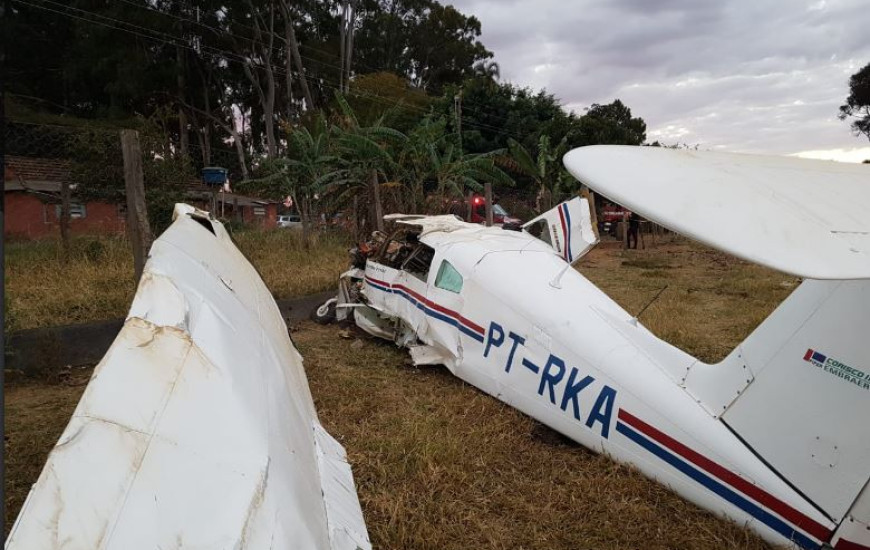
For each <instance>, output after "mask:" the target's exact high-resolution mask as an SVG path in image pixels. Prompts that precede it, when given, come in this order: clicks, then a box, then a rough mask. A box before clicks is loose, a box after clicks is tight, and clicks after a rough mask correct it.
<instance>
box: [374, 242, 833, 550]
mask: <svg viewBox="0 0 870 550" xmlns="http://www.w3.org/2000/svg"><path fill="white" fill-rule="evenodd" d="M472 233H473V234H472ZM421 240H422V241H423V242H424V243H426V244H428V245H429V246H432V248H433V249H434V250H435V256H434V259H433V261H432V264H431V267H430V270H429V273H428V276H427V280H425V281H424V280H421V279H419V278H417V277H415V276H414V275H411V274H409V273H406V272H403V271H400V270H396V269H392V268H390V267H387V266H384V265H382V264H378V263H376V262H373V261H369V263H368V265H367V268H366V286H365V294H366V296H367V298H368V299H369V302H370V305H371V306H372V307H373V308H375V309H377V310H380V311H381V312H382V313H383V314H385V315H389V316H394V317H399V318H401V319H402V320H403V322H404V323H405V324H406V325H408V326H409V327H411V328H412V329H413V330H414V331H415V333H416V334H417V336H418V338H419V339H420V340H421V341H422V342H424V343H425V344H427V345H429V346H433V347H435V348H438V349H439V350H440V351H442V352H443V355H444V357H447V359H446V360H445V361H444V362H445V364H446V366H447V367H448V368H449V369H450V370H451V371H452V372H453V373H454V374H455V375H457V376H458V377H460V378H462V379H463V380H465V381H467V382H469V383H470V384H473V385H474V386H476V387H478V388H480V389H481V390H483V391H485V392H487V393H489V394H490V395H492V396H494V397H496V398H498V399H500V400H502V401H504V402H505V403H508V404H510V405H512V406H514V407H516V408H517V409H519V410H521V411H522V412H524V413H526V414H528V415H529V416H531V417H533V418H535V419H537V420H539V421H540V422H542V423H544V424H546V425H547V426H549V427H551V428H553V429H555V430H557V431H559V432H561V433H562V434H564V435H566V436H567V437H570V438H571V439H573V440H575V441H577V442H579V443H581V444H582V445H583V446H585V447H587V448H589V449H592V450H595V451H597V452H605V453H607V454H608V455H610V456H612V457H613V458H614V459H616V460H618V461H620V462H624V463H629V464H632V465H634V466H635V467H637V468H639V469H640V470H641V471H643V472H644V473H645V474H646V475H647V476H649V477H651V478H654V479H656V480H658V481H659V482H661V483H663V484H665V485H666V486H668V487H670V488H672V489H673V490H674V491H676V492H678V493H679V494H681V495H682V496H684V497H685V498H687V499H689V500H691V501H693V502H695V503H697V504H698V505H700V506H702V507H704V508H706V509H709V510H711V511H713V512H715V513H717V514H719V515H722V516H725V517H728V518H731V519H733V520H735V521H737V522H739V523H741V524H746V525H749V526H750V527H751V528H753V529H754V530H755V531H757V532H758V533H759V534H761V535H762V536H763V537H764V538H765V539H767V540H769V541H771V542H774V543H779V544H782V543H786V542H792V543H794V544H797V545H798V546H801V547H808V548H815V547H819V546H820V544H821V542H824V541H826V540H828V538H829V537H830V534H831V532H832V531H833V529H834V528H835V527H836V526H835V525H834V523H833V522H832V521H831V520H829V519H828V518H826V517H825V516H824V515H823V514H822V513H820V512H819V511H818V510H817V509H816V508H814V507H813V506H812V505H811V504H810V503H808V502H807V501H806V500H805V499H804V498H803V497H802V496H801V495H800V494H798V493H797V492H796V491H795V490H793V489H792V488H791V487H790V486H789V485H788V484H787V483H785V482H784V481H783V480H782V479H781V478H780V477H778V476H777V475H776V473H775V472H773V471H772V470H771V469H770V468H768V467H767V466H766V465H765V464H764V463H763V462H762V461H761V460H759V459H758V458H757V457H756V456H755V455H754V454H753V453H752V452H751V451H750V450H749V449H748V448H747V447H746V445H744V444H743V443H742V442H741V441H740V440H739V438H738V437H736V436H735V435H734V434H733V433H732V432H731V431H730V430H729V428H728V426H726V425H725V424H724V423H723V422H722V421H721V420H720V419H719V418H717V417H716V416H714V415H713V414H711V413H710V412H708V411H707V410H705V408H704V407H702V406H701V405H699V403H698V402H697V401H696V399H695V398H693V397H692V396H691V395H690V394H689V393H688V392H687V391H686V389H685V388H684V387H683V386H682V385H681V380H680V377H679V375H678V374H677V373H679V372H681V371H683V372H684V371H685V370H686V369H687V368H688V366H689V365H692V364H694V363H696V362H697V360H696V359H695V358H693V357H691V356H689V355H688V354H686V353H684V352H682V351H680V350H678V349H676V348H674V347H673V346H670V345H669V344H667V343H665V342H663V341H661V340H659V339H658V338H656V337H655V336H654V335H653V334H652V333H650V332H649V331H648V330H647V329H646V328H644V327H643V326H642V325H640V324H638V323H637V322H636V320H634V319H633V318H632V317H631V315H629V314H628V313H627V312H626V311H624V310H623V309H622V308H621V307H619V306H618V305H617V304H616V303H615V302H614V301H613V300H611V299H610V298H609V297H607V296H606V295H605V294H604V293H603V292H601V291H600V290H599V289H598V288H596V287H595V286H594V285H593V284H592V283H590V282H589V281H588V280H587V279H586V278H585V277H583V276H582V275H581V274H579V273H578V272H576V271H575V270H573V269H568V270H567V271H564V270H565V267H566V265H567V264H566V263H565V262H564V260H563V259H561V258H559V257H558V256H557V255H556V254H554V253H553V251H552V250H551V249H550V248H549V247H547V246H546V245H544V244H543V243H540V242H539V241H537V240H536V239H534V238H533V237H531V236H529V235H527V234H524V233H513V232H507V231H502V230H498V229H494V228H493V229H484V228H480V229H478V230H474V231H471V230H469V233H468V234H463V232H461V231H460V232H453V233H450V232H437V231H436V232H431V233H428V234H424V235H423V236H422V238H421ZM445 260H446V261H448V262H449V263H450V264H451V265H452V266H453V267H454V268H455V269H456V270H457V271H458V272H459V273H460V274H461V276H462V286H461V290H460V291H459V292H451V291H448V290H444V289H443V288H438V287H436V285H435V280H436V274H437V273H438V271H439V267H440V265H441V263H442V261H445ZM563 271H564V273H563Z"/></svg>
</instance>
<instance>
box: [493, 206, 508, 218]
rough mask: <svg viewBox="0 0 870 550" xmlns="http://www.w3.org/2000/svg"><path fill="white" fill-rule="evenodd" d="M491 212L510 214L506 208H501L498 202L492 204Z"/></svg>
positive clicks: (499, 214) (500, 214)
mask: <svg viewBox="0 0 870 550" xmlns="http://www.w3.org/2000/svg"><path fill="white" fill-rule="evenodd" d="M492 213H493V214H494V215H496V216H510V214H508V213H507V210H505V209H504V208H502V207H501V205H500V204H493V205H492Z"/></svg>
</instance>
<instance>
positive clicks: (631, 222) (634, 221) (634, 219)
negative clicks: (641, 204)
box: [628, 212, 640, 249]
mask: <svg viewBox="0 0 870 550" xmlns="http://www.w3.org/2000/svg"><path fill="white" fill-rule="evenodd" d="M639 229H640V216H638V215H637V214H636V213H635V212H632V213H631V215H629V216H628V247H629V248H634V249H637V232H638V230H639ZM632 238H634V246H632V245H631V239H632Z"/></svg>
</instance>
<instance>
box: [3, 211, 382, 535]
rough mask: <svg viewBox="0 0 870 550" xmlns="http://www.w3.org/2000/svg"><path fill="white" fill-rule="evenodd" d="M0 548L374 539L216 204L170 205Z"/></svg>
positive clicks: (339, 454) (297, 366) (267, 299)
mask: <svg viewBox="0 0 870 550" xmlns="http://www.w3.org/2000/svg"><path fill="white" fill-rule="evenodd" d="M6 548H7V549H9V550H18V549H21V550H24V549H27V550H32V549H36V548H39V549H43V548H45V549H49V548H51V549H60V548H64V549H70V550H76V549H81V550H85V549H88V550H90V549H97V548H99V549H105V550H108V549H117V550H128V549H136V548H142V549H146V548H147V549H149V550H150V549H154V548H228V549H229V548H263V549H265V548H270V549H271V548H275V549H277V548H285V549H300V548H305V549H309V548H311V549H314V548H317V549H323V550H327V549H329V550H338V549H341V550H356V549H370V548H371V544H370V543H369V540H368V534H367V532H366V527H365V524H364V522H363V518H362V511H361V510H360V505H359V501H358V499H357V495H356V490H355V488H354V483H353V476H352V474H351V470H350V466H349V465H348V464H347V460H346V457H345V452H344V448H343V447H342V446H341V445H340V444H339V443H338V442H337V441H336V440H335V439H333V438H332V437H331V436H330V435H329V434H328V433H327V432H326V430H324V429H323V427H322V426H321V425H320V423H319V421H318V420H317V414H316V412H315V410H314V403H313V401H312V399H311V393H310V391H309V388H308V382H307V380H306V377H305V372H304V370H303V369H302V358H301V357H300V355H299V353H298V352H297V351H296V349H295V348H294V346H293V343H292V342H291V341H290V338H289V336H288V334H287V327H286V326H285V324H284V321H283V319H282V318H281V314H280V312H279V311H278V307H277V305H276V304H275V301H274V300H273V299H272V296H271V294H270V293H269V290H268V289H267V288H266V285H265V284H264V283H263V281H262V280H261V279H260V277H259V275H258V274H257V272H256V270H254V268H253V267H252V266H251V264H249V263H248V262H247V260H245V258H244V256H242V254H241V253H240V252H239V251H238V249H236V247H235V245H234V244H233V242H232V239H231V238H230V236H229V235H228V234H227V232H226V230H225V229H224V227H223V225H221V224H220V223H218V222H216V221H214V220H212V219H210V218H209V216H208V213H206V212H202V211H199V210H195V209H194V208H192V207H190V206H187V205H181V204H179V205H176V207H175V213H174V222H173V224H172V225H171V226H170V227H169V229H167V230H166V232H165V233H163V235H162V236H161V237H160V238H159V239H157V240H156V241H155V242H154V245H153V246H152V248H151V252H150V255H149V259H148V262H147V264H146V266H145V270H144V273H143V275H142V279H141V280H140V283H139V288H138V290H137V292H136V296H135V298H134V300H133V305H132V307H131V308H130V313H129V315H128V317H127V320H126V322H125V323H124V327H123V329H122V330H121V332H120V333H119V334H118V337H117V338H116V339H115V341H114V343H113V344H112V346H111V348H110V349H109V351H108V353H107V354H106V356H105V357H104V358H103V360H102V361H101V362H100V364H99V365H97V367H96V369H95V370H94V373H93V376H92V378H91V380H90V383H89V384H88V386H87V388H86V389H85V391H84V394H83V396H82V398H81V401H80V402H79V404H78V406H77V407H76V410H75V412H74V413H73V416H72V419H71V420H70V423H69V425H68V426H67V427H66V429H65V430H64V432H63V434H62V435H61V437H60V440H59V441H58V443H57V445H56V446H55V447H54V449H53V450H52V451H51V454H49V457H48V461H47V463H46V465H45V468H44V469H43V471H42V473H41V474H40V476H39V479H38V480H37V482H36V484H35V485H34V486H33V488H32V489H31V491H30V494H29V495H28V497H27V500H26V501H25V503H24V506H23V507H22V509H21V513H20V514H19V516H18V519H17V520H16V522H15V524H14V526H13V528H12V531H11V533H10V534H9V537H8V538H7V539H6Z"/></svg>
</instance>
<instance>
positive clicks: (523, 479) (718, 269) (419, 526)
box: [6, 242, 796, 549]
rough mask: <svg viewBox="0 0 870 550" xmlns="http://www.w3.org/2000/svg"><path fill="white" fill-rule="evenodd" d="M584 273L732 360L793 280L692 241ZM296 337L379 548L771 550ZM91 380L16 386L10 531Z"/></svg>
mask: <svg viewBox="0 0 870 550" xmlns="http://www.w3.org/2000/svg"><path fill="white" fill-rule="evenodd" d="M255 263H256V260H255ZM583 264H584V265H583V267H582V268H581V271H582V272H583V273H584V274H585V275H586V276H588V277H589V278H590V279H591V280H593V281H594V282H596V283H597V284H599V285H600V286H602V287H603V288H604V289H605V290H606V291H607V292H608V293H609V294H611V296H613V297H614V298H615V299H617V301H619V302H620V303H621V304H622V305H623V306H624V307H626V308H627V309H628V310H629V311H632V312H636V311H638V310H639V309H640V308H641V307H643V305H644V304H646V303H647V302H648V301H649V300H650V299H651V298H652V297H653V296H654V295H655V294H656V293H657V292H658V291H659V290H660V289H661V288H662V287H664V286H665V285H668V288H667V290H665V291H664V292H663V293H662V294H661V296H660V298H659V299H658V300H657V301H656V302H655V303H653V304H652V305H651V306H650V307H649V308H648V309H647V310H646V312H645V313H644V314H643V316H642V317H641V320H642V321H643V322H644V323H645V324H647V326H649V327H650V328H651V329H652V330H653V331H655V332H657V333H658V334H659V335H661V336H664V337H666V338H668V339H671V340H672V341H674V343H676V344H677V345H679V346H680V347H682V348H684V349H686V350H687V351H689V352H691V353H693V354H697V355H700V356H701V357H702V358H704V359H707V360H715V359H717V358H720V357H722V356H723V355H724V354H725V352H727V351H728V350H730V349H731V348H733V347H734V345H736V344H737V343H738V342H739V341H740V340H741V339H742V338H743V337H745V336H746V334H748V332H749V331H750V330H751V328H752V327H753V326H754V324H757V322H758V321H760V320H761V319H762V318H764V317H765V316H766V315H767V314H768V313H769V311H770V310H771V309H772V308H773V307H774V306H775V305H776V304H777V303H778V302H779V301H781V300H782V299H783V298H784V297H785V296H786V295H787V294H788V293H789V292H790V291H791V290H792V289H793V288H794V286H795V283H796V281H795V280H794V279H793V278H790V277H787V276H784V275H782V274H779V273H775V272H772V271H769V270H765V269H762V268H758V267H755V266H752V265H748V264H746V263H744V262H741V261H738V260H735V259H732V258H728V257H725V256H724V255H721V254H718V253H715V252H712V251H709V250H707V249H705V248H702V247H699V246H695V245H688V244H686V243H684V242H676V243H671V244H668V245H665V246H660V247H659V248H657V249H655V250H648V251H621V250H604V249H598V250H595V251H593V252H592V253H591V254H590V255H589V257H588V258H587V259H585V260H584V262H583ZM336 266H340V267H337V269H340V268H341V267H343V264H341V262H338V261H337V262H336ZM337 269H336V272H335V273H333V276H334V275H335V274H336V273H337ZM261 270H262V268H261ZM264 275H265V276H266V277H267V280H268V277H269V275H268V273H267V272H264ZM293 338H294V341H295V342H296V343H297V345H298V347H299V349H300V351H301V352H302V353H303V355H304V357H305V366H306V371H307V373H308V377H309V381H310V384H311V389H312V393H313V395H314V397H315V402H316V405H317V409H318V411H319V415H320V417H321V420H322V422H323V424H324V425H325V427H326V428H327V429H328V430H329V432H330V433H331V434H332V435H333V436H335V437H336V438H337V439H338V440H339V441H340V442H341V443H342V444H343V445H344V446H345V447H346V449H347V452H348V455H349V459H350V461H351V464H352V466H353V470H354V476H355V479H356V483H357V488H358V491H359V496H360V500H361V502H362V505H363V512H364V514H365V517H366V523H367V525H368V529H369V534H370V536H371V538H372V541H373V543H374V545H375V547H377V548H391V549H392V548H397V549H398V548H421V549H430V548H431V549H467V548H529V549H530V548H625V549H630V548H654V549H659V548H660V549H665V548H668V549H670V548H681V549H682V548H696V549H702V548H703V549H706V548H733V549H737V548H749V549H761V548H767V546H766V545H765V544H764V543H763V542H762V541H761V540H760V539H758V538H757V537H755V536H754V535H752V534H751V533H749V532H748V531H746V530H745V529H743V528H741V527H740V526H738V525H734V524H732V523H729V522H726V521H722V520H719V519H717V518H715V517H714V516H712V515H710V514H708V513H707V512H705V511H703V510H701V509H699V508H697V507H696V506H694V505H691V504H689V503H687V502H686V501H684V500H683V499H681V498H680V497H678V496H676V495H675V494H673V493H671V492H670V491H668V490H667V489H665V488H663V487H661V486H660V485H658V484H656V483H653V482H651V481H649V480H647V479H645V478H644V477H642V476H641V475H640V474H639V473H637V472H635V471H634V470H632V469H631V468H628V467H624V466H619V465H616V464H614V463H613V462H611V461H610V460H608V459H606V458H603V457H600V456H597V455H594V454H592V453H590V452H587V451H585V450H584V449H582V448H580V447H578V446H576V445H574V444H572V443H570V442H569V441H567V440H565V439H564V438H562V437H560V436H558V435H556V434H555V433H554V432H552V431H550V430H549V429H547V428H545V427H543V426H542V425H540V424H539V423H537V422H535V421H533V420H531V419H529V418H528V417H525V416H524V415H522V414H520V413H518V412H517V411H515V410H513V409H511V408H510V407H508V406H506V405H503V404H501V403H500V402H498V401H496V400H495V399H493V398H491V397H489V396H487V395H485V394H483V393H481V392H479V391H477V390H475V389H474V388H473V387H471V386H468V385H466V384H464V383H463V382H461V381H460V380H458V379H457V378H454V377H453V376H451V375H450V374H449V372H447V371H446V369H443V368H420V369H418V368H413V367H410V366H408V363H407V359H406V353H405V352H404V351H402V350H399V349H396V348H395V347H394V346H392V345H390V344H387V343H383V342H380V341H374V340H370V339H366V338H360V343H359V344H353V342H354V341H355V340H354V339H340V338H338V336H337V330H336V328H335V327H321V326H318V325H314V324H312V323H307V322H306V323H302V324H301V325H300V326H298V327H294V332H293ZM87 376H88V371H86V370H85V371H76V372H70V373H67V374H65V375H64V376H63V377H61V381H60V382H59V383H55V384H48V383H45V382H40V381H35V380H19V381H14V380H13V381H11V382H10V383H8V384H7V387H6V436H7V442H6V461H7V462H6V467H7V473H6V505H7V506H6V509H7V517H6V529H7V531H8V529H9V527H10V526H11V521H12V520H13V519H14V517H15V515H16V514H17V512H18V509H19V507H20V505H21V503H22V502H23V499H24V497H25V496H26V493H27V490H28V489H29V486H30V484H32V483H33V481H35V479H36V477H37V475H38V473H39V471H40V469H41V467H42V464H43V462H44V460H45V457H46V455H47V454H48V452H49V450H50V449H51V447H52V446H53V445H54V443H55V442H56V440H57V438H58V437H59V435H60V433H61V431H62V430H63V428H64V426H65V424H66V422H67V420H68V418H69V415H70V413H71V412H72V410H73V408H74V407H75V403H76V401H77V400H78V398H79V396H80V395H81V392H82V391H83V389H84V383H86V381H87Z"/></svg>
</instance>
